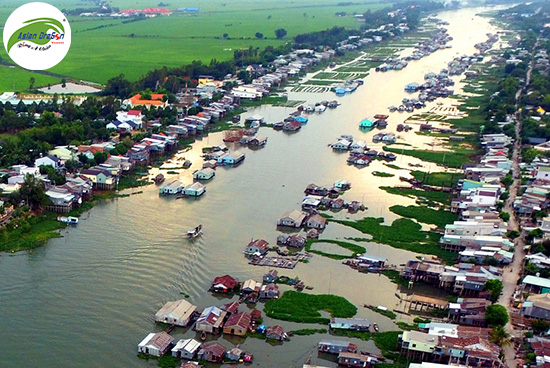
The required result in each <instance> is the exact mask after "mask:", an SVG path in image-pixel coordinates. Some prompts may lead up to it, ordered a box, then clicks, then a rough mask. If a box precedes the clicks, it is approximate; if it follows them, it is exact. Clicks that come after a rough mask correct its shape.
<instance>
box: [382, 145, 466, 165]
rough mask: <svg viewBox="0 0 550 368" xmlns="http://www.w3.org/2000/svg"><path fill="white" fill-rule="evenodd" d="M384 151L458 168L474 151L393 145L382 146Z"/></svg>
mask: <svg viewBox="0 0 550 368" xmlns="http://www.w3.org/2000/svg"><path fill="white" fill-rule="evenodd" d="M384 151H387V152H393V153H396V154H402V155H407V156H412V157H416V158H418V159H421V160H423V161H429V162H435V163H436V164H438V165H442V166H447V167H454V168H460V167H462V165H464V164H465V163H467V162H470V161H471V156H473V155H474V154H475V153H476V151H474V150H467V149H458V150H455V151H449V152H447V151H424V150H415V149H410V150H406V149H399V148H394V147H388V146H384Z"/></svg>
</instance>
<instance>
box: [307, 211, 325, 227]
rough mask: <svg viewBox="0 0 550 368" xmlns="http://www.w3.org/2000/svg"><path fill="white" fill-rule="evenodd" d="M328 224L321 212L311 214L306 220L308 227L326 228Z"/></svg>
mask: <svg viewBox="0 0 550 368" xmlns="http://www.w3.org/2000/svg"><path fill="white" fill-rule="evenodd" d="M326 226H327V219H326V218H324V217H323V216H321V215H319V214H317V213H316V214H314V215H311V216H309V218H308V219H307V220H306V227H307V228H313V229H324V228H325V227H326Z"/></svg>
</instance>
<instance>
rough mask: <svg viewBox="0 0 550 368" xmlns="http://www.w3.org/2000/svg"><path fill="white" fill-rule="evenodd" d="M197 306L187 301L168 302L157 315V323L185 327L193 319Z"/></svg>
mask: <svg viewBox="0 0 550 368" xmlns="http://www.w3.org/2000/svg"><path fill="white" fill-rule="evenodd" d="M196 309H197V306H195V305H193V304H191V303H189V302H188V301H187V300H185V299H181V300H176V301H173V302H167V303H166V304H164V306H163V307H162V308H161V309H160V310H159V311H158V312H157V313H156V314H155V321H157V322H162V323H168V324H170V325H176V326H181V327H185V326H187V325H188V324H189V322H191V317H192V316H193V313H195V310H196Z"/></svg>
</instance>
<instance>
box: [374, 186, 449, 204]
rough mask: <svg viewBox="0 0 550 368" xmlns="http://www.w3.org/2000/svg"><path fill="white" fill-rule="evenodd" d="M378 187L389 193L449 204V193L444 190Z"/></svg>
mask: <svg viewBox="0 0 550 368" xmlns="http://www.w3.org/2000/svg"><path fill="white" fill-rule="evenodd" d="M380 189H382V190H385V191H386V192H388V193H390V194H397V195H401V196H404V197H409V198H414V197H416V198H418V197H424V198H426V199H427V200H429V201H434V202H439V203H443V204H450V202H451V194H450V193H445V192H435V191H430V190H421V189H402V188H393V187H380Z"/></svg>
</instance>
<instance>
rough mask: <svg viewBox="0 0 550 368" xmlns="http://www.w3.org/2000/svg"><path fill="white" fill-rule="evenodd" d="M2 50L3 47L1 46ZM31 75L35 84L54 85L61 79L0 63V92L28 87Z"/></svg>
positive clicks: (21, 89) (22, 89)
mask: <svg viewBox="0 0 550 368" xmlns="http://www.w3.org/2000/svg"><path fill="white" fill-rule="evenodd" d="M2 50H4V49H3V48H2ZM6 57H7V56H6ZM31 77H34V79H35V80H36V82H35V86H47V85H48V84H51V85H54V84H56V83H59V82H61V79H59V78H55V77H52V76H49V75H42V74H38V73H34V72H31V71H28V70H25V69H23V68H20V67H13V68H11V67H8V66H4V65H0V92H8V91H10V92H15V91H24V90H26V89H28V88H29V79H30V78H31Z"/></svg>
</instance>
